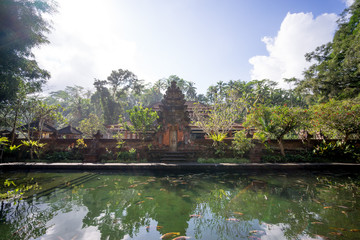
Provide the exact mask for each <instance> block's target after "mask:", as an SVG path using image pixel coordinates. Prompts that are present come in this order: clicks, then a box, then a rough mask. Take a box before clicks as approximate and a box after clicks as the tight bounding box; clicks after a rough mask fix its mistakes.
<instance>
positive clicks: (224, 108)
mask: <svg viewBox="0 0 360 240" xmlns="http://www.w3.org/2000/svg"><path fill="white" fill-rule="evenodd" d="M245 104H246V103H245V102H244V101H243V99H230V98H229V99H227V101H224V100H221V99H216V101H215V102H214V103H213V104H212V105H210V106H209V107H204V106H202V105H197V106H196V107H195V108H194V112H193V119H192V120H193V123H194V124H195V125H196V126H197V127H199V128H200V129H201V130H203V131H204V132H205V133H206V135H208V137H209V138H210V139H212V140H213V141H214V147H215V148H216V147H217V146H219V144H220V142H222V141H223V140H224V139H225V137H226V136H227V134H228V132H229V131H230V130H231V129H232V127H233V125H234V123H235V121H236V120H237V119H239V115H240V114H241V113H242V111H243V110H244V108H245Z"/></svg>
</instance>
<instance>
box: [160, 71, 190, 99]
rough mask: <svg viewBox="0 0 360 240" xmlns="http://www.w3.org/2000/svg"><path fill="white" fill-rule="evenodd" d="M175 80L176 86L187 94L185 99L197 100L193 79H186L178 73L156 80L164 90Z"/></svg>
mask: <svg viewBox="0 0 360 240" xmlns="http://www.w3.org/2000/svg"><path fill="white" fill-rule="evenodd" d="M172 81H175V82H176V86H178V87H179V88H180V90H181V91H182V93H183V94H184V95H185V99H186V100H188V101H195V100H196V87H195V83H194V82H191V81H186V80H184V79H182V78H180V77H178V76H176V75H170V76H169V77H168V78H163V79H160V80H159V81H157V82H156V85H157V86H160V87H161V89H162V90H163V91H165V90H166V89H167V88H168V87H170V86H171V82H172Z"/></svg>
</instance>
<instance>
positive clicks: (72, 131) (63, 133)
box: [58, 125, 83, 139]
mask: <svg viewBox="0 0 360 240" xmlns="http://www.w3.org/2000/svg"><path fill="white" fill-rule="evenodd" d="M82 134H83V133H82V132H81V131H79V130H78V129H76V128H74V127H72V126H71V125H69V126H67V127H64V128H62V129H60V130H58V137H60V138H62V137H63V138H66V139H79V138H81V137H82Z"/></svg>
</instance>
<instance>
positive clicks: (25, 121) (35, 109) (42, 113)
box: [18, 98, 65, 159]
mask: <svg viewBox="0 0 360 240" xmlns="http://www.w3.org/2000/svg"><path fill="white" fill-rule="evenodd" d="M61 111H62V107H61V106H60V105H47V104H46V103H44V102H43V101H41V100H39V99H36V98H28V99H27V100H26V101H25V102H24V104H23V106H22V108H21V115H20V118H19V119H20V123H21V124H22V126H21V127H19V128H18V129H19V130H20V131H22V132H23V135H24V136H25V137H26V139H27V140H25V141H22V143H23V144H24V145H25V146H27V147H29V148H30V157H31V159H33V158H34V157H33V154H34V153H36V154H37V155H38V157H39V152H38V151H39V150H40V149H41V148H42V147H43V146H44V144H42V143H40V140H41V138H42V133H43V128H44V125H45V123H47V124H51V123H55V122H65V119H64V118H63V116H62V114H61ZM35 132H36V135H34V133H35Z"/></svg>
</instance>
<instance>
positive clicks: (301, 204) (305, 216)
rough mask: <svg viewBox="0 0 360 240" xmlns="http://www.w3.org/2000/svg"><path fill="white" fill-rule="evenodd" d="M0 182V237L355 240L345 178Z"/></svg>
mask: <svg viewBox="0 0 360 240" xmlns="http://www.w3.org/2000/svg"><path fill="white" fill-rule="evenodd" d="M6 179H7V180H8V182H9V181H13V182H14V183H15V185H16V186H14V185H12V184H10V185H9V184H7V186H2V187H1V193H2V194H5V193H7V192H9V193H11V194H8V197H9V198H7V199H4V200H2V203H1V212H0V233H1V234H0V239H60V240H61V239H160V237H162V236H163V239H166V238H167V239H173V238H176V237H180V236H187V237H190V238H189V239H207V240H209V239H327V238H330V239H336V238H344V239H359V238H360V230H359V229H360V203H359V202H360V183H359V177H358V176H354V175H352V176H350V175H342V174H337V175H334V174H326V175H323V174H319V173H318V174H311V173H305V172H300V173H297V174H294V173H291V174H276V173H268V174H258V173H256V172H254V173H246V174H241V173H235V174H234V173H225V172H222V173H196V174H194V173H191V174H190V173H189V174H168V175H164V174H163V175H151V174H147V173H145V172H143V173H140V174H137V175H130V174H128V173H117V174H109V173H87V172H79V173H38V172H36V173H31V172H30V173H4V174H2V176H1V179H0V180H1V182H2V183H3V182H5V180H6ZM16 189H17V192H16V191H15V190H16ZM11 191H12V192H11ZM20 193H21V194H20ZM2 196H4V195H2ZM169 233H173V234H169ZM183 239H185V238H183Z"/></svg>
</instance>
